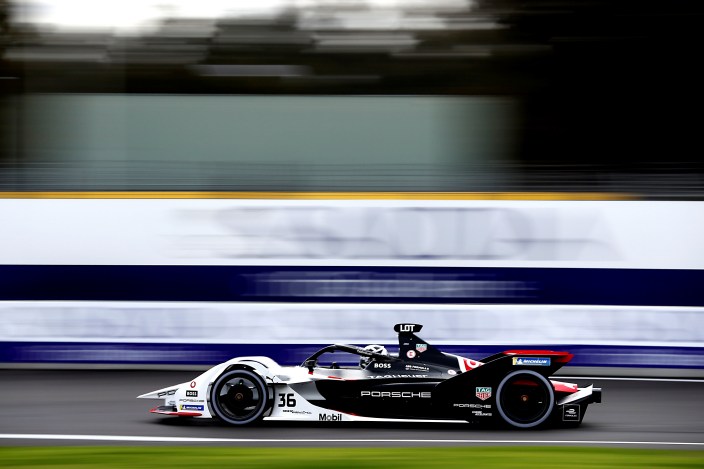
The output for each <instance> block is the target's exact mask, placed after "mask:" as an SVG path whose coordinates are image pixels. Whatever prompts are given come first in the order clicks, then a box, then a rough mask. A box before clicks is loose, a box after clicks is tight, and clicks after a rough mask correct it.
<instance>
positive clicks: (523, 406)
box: [496, 370, 555, 428]
mask: <svg viewBox="0 0 704 469" xmlns="http://www.w3.org/2000/svg"><path fill="white" fill-rule="evenodd" d="M554 405H555V392H554V391H553V387H552V384H550V382H549V381H548V380H547V379H546V378H545V377H544V376H542V375H541V374H539V373H537V372H535V371H532V370H517V371H514V372H511V373H509V374H508V375H506V377H504V379H503V380H501V383H500V384H499V387H498V389H497V391H496V408H497V410H498V411H499V414H500V415H501V417H502V418H503V419H504V421H505V422H506V423H508V424H509V425H511V426H513V427H517V428H532V427H537V426H538V425H540V424H541V423H543V422H545V421H546V420H547V419H548V417H550V413H551V412H552V409H553V406H554Z"/></svg>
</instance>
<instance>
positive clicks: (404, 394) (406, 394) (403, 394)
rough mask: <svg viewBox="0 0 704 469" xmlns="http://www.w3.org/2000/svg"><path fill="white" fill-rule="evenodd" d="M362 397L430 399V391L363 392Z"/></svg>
mask: <svg viewBox="0 0 704 469" xmlns="http://www.w3.org/2000/svg"><path fill="white" fill-rule="evenodd" d="M361 396H362V397H391V398H402V399H413V398H421V399H430V391H420V392H414V391H362V394H361Z"/></svg>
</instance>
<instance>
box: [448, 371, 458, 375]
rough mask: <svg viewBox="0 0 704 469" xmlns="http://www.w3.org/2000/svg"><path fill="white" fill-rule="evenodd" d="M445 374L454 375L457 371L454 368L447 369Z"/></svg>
mask: <svg viewBox="0 0 704 469" xmlns="http://www.w3.org/2000/svg"><path fill="white" fill-rule="evenodd" d="M447 374H448V375H453V376H454V375H456V374H457V372H456V371H455V370H447Z"/></svg>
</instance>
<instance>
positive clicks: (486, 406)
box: [452, 402, 491, 409]
mask: <svg viewBox="0 0 704 469" xmlns="http://www.w3.org/2000/svg"><path fill="white" fill-rule="evenodd" d="M452 407H460V408H462V409H491V404H468V403H464V402H458V403H456V404H452Z"/></svg>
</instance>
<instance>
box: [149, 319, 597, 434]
mask: <svg viewBox="0 0 704 469" xmlns="http://www.w3.org/2000/svg"><path fill="white" fill-rule="evenodd" d="M421 328H422V326H421V325H419V324H397V325H396V326H395V327H394V330H395V331H396V332H397V333H398V341H399V351H398V354H388V352H386V351H385V349H383V347H380V346H369V347H366V348H362V347H357V346H353V345H341V344H336V345H330V346H327V347H324V348H322V349H321V350H319V351H317V352H315V353H314V354H313V355H311V356H310V357H308V358H307V359H306V360H305V361H304V362H303V363H302V364H301V365H300V366H280V365H278V364H277V363H276V362H274V361H273V360H272V359H270V358H267V357H241V358H234V359H232V360H229V361H227V362H225V363H221V364H219V365H217V366H214V367H213V368H211V369H209V370H208V371H206V372H205V373H203V374H201V375H200V376H197V377H196V378H194V379H193V380H192V381H189V382H186V383H182V384H177V385H175V386H169V387H166V388H163V389H159V390H157V391H153V392H150V393H147V394H142V395H141V396H138V398H141V399H161V400H163V401H164V405H160V406H158V407H155V408H153V409H152V410H151V412H153V413H156V414H165V415H174V416H180V417H196V418H213V417H215V418H219V419H220V420H222V421H224V422H227V423H228V424H232V425H246V424H251V423H254V422H257V421H259V420H262V419H264V420H294V421H311V420H312V421H324V422H342V421H423V422H428V421H432V422H447V421H463V422H467V421H468V422H484V423H487V422H497V423H501V424H504V425H508V426H511V427H517V428H534V427H538V426H546V425H560V426H577V425H579V424H580V423H581V421H582V419H583V418H584V414H585V412H586V410H587V406H588V405H589V404H591V403H598V402H601V389H599V388H595V387H593V386H591V385H590V386H587V387H584V388H580V387H578V386H577V385H576V384H571V383H564V382H560V381H555V380H550V379H548V378H549V376H550V375H551V374H552V373H553V372H555V370H557V369H559V368H560V367H562V366H563V365H564V364H566V363H567V362H569V361H570V360H571V359H572V354H570V353H568V352H554V351H550V350H508V351H505V352H502V353H497V354H495V355H491V356H489V357H486V358H483V359H482V360H479V361H475V360H470V359H467V358H463V357H460V356H457V355H452V354H449V353H443V352H441V351H440V350H438V349H437V348H436V347H434V346H433V345H431V344H429V343H427V342H425V341H424V340H422V339H420V338H419V337H418V336H417V335H416V334H415V333H416V332H419V331H420V330H421ZM379 349H381V350H379ZM333 355H335V357H337V356H340V355H343V356H346V357H347V358H350V357H351V358H353V359H354V360H355V364H354V365H353V366H351V365H345V364H344V363H349V360H348V361H345V362H342V361H341V360H340V359H337V358H336V359H337V361H330V357H331V356H333ZM343 359H344V357H343ZM340 363H343V364H340Z"/></svg>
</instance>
